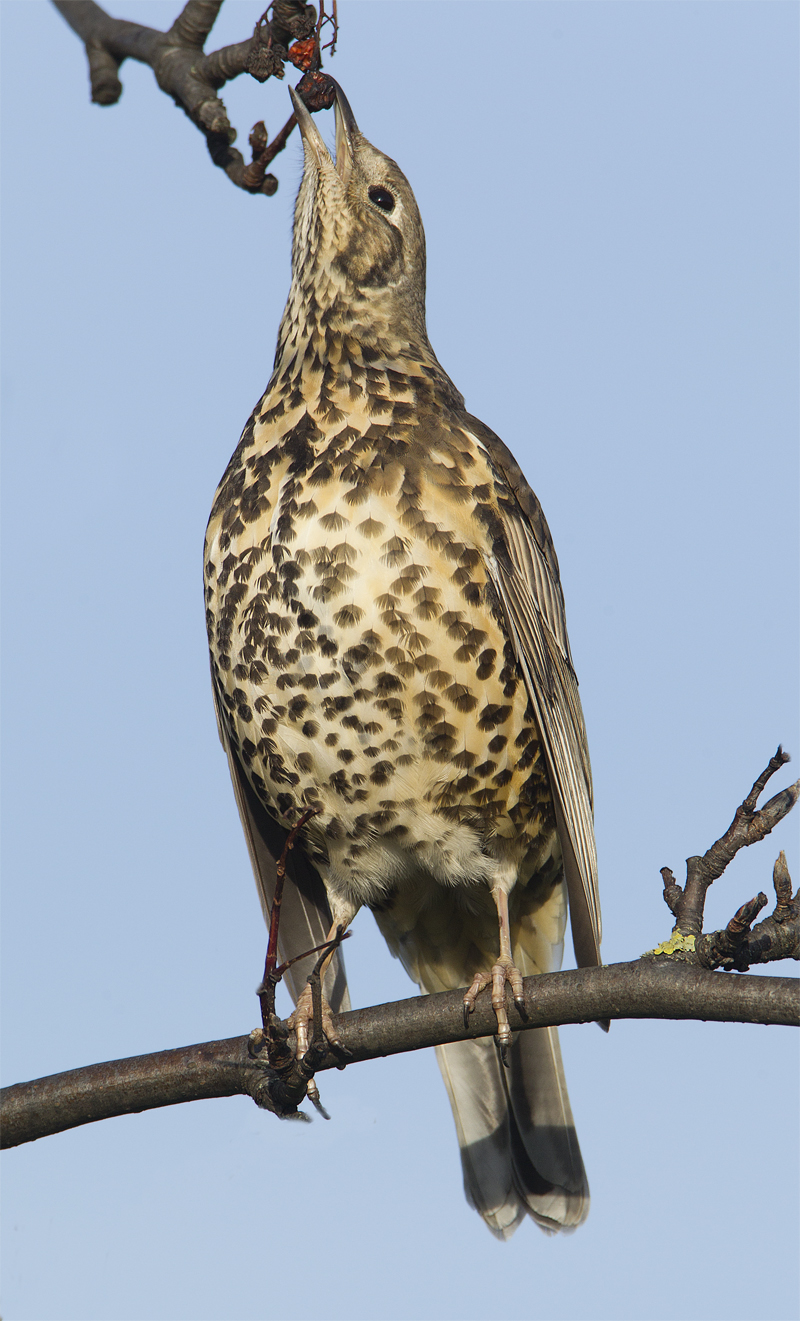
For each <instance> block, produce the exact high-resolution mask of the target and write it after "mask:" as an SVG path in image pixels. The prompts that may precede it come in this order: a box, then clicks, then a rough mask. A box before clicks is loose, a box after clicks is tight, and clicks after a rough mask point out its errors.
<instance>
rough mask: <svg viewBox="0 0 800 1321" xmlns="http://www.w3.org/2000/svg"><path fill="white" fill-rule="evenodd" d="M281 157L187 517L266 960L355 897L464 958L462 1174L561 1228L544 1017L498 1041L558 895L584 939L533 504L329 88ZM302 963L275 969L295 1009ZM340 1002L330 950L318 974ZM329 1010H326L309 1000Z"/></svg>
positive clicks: (564, 1183) (556, 1068)
mask: <svg viewBox="0 0 800 1321" xmlns="http://www.w3.org/2000/svg"><path fill="white" fill-rule="evenodd" d="M295 106H296V111H297V115H298V120H299V123H300V128H301V131H302V133H303V140H304V146H305V167H304V172H303V179H302V183H301V185H300V191H299V194H298V198H297V205H296V208H295V226H294V243H293V253H292V285H291V289H290V292H289V298H288V301H287V304H286V310H285V312H284V315H283V320H282V322H281V327H280V332H279V336H278V347H277V351H276V355H275V366H274V369H273V373H272V377H271V379H270V382H269V385H268V386H267V390H266V393H265V394H264V396H263V398H262V399H261V400H260V402H259V403H258V405H257V406H256V408H255V410H254V412H253V415H252V417H251V418H250V420H249V422H248V424H247V426H246V427H245V430H244V433H243V435H242V438H241V440H240V442H239V446H238V448H237V450H236V452H235V454H234V455H233V458H232V459H231V462H230V464H229V465H228V469H227V471H226V473H225V475H224V477H223V479H222V482H221V483H220V486H219V489H218V491H217V495H216V498H215V501H214V507H213V509H212V513H211V518H210V521H209V525H208V533H207V538H206V556H205V577H206V603H207V619H208V635H209V642H210V647H211V660H212V672H213V682H214V694H215V700H216V704H217V713H218V718H219V725H220V732H221V737H222V741H223V744H224V746H225V748H226V751H227V753H228V758H229V762H230V767H231V774H232V777H233V783H234V788H235V791H236V796H237V802H238V805H239V809H240V812H241V816H242V821H243V824H244V828H245V832H246V834H247V838H248V844H249V847H250V852H251V857H252V859H253V865H254V869H255V872H256V877H257V880H258V883H259V888H260V892H261V895H262V901H263V903H264V905H265V909H266V908H267V907H268V905H269V902H270V899H271V895H272V892H273V888H274V878H275V858H276V857H277V856H278V855H279V853H280V850H281V847H282V843H283V840H284V839H285V837H286V832H287V830H288V829H289V828H290V827H291V825H292V824H293V823H294V822H295V821H296V820H297V818H298V817H299V816H300V814H301V813H302V812H303V811H304V810H305V809H306V808H308V807H316V808H317V809H318V814H317V815H315V816H314V817H313V818H312V819H311V820H310V821H309V822H308V824H307V826H306V827H305V828H304V831H303V849H302V850H300V849H297V850H295V851H294V852H293V853H292V854H291V855H290V865H289V877H290V880H291V881H292V882H293V884H292V885H291V886H290V887H289V891H288V893H287V894H286V896H285V898H284V904H283V912H282V926H281V945H282V955H283V957H284V958H288V957H291V956H292V955H295V954H297V953H299V952H300V951H301V950H303V949H309V948H311V947H312V946H313V945H316V944H319V943H320V942H321V941H322V940H323V939H324V938H325V936H326V934H327V933H328V931H329V930H330V929H331V928H332V927H335V926H336V925H337V924H342V925H347V924H348V923H349V922H350V921H352V919H353V917H354V915H355V913H356V912H357V910H358V909H359V908H360V907H361V906H362V905H364V904H366V905H367V906H368V907H370V908H371V909H372V910H373V912H374V913H375V916H376V919H377V922H378V925H379V927H380V929H381V931H382V932H383V934H384V936H385V937H386V940H387V942H388V944H389V946H390V948H391V949H392V951H393V953H395V954H396V955H397V956H398V957H399V958H400V959H401V960H402V961H403V963H404V965H405V967H406V968H407V969H408V971H409V973H410V975H411V976H412V977H413V978H414V980H415V981H417V982H418V984H419V985H420V986H421V987H422V989H423V990H424V991H428V992H433V991H438V990H444V989H450V988H455V987H461V986H464V987H469V988H470V990H469V992H468V994H467V995H466V996H465V1001H466V1002H467V1003H470V1002H472V1001H474V997H475V995H476V994H477V993H478V992H479V990H480V989H481V988H482V987H483V986H484V985H486V984H487V983H488V982H491V983H493V990H492V996H493V1004H495V1007H496V1010H497V1014H498V1036H499V1038H500V1040H501V1041H502V1042H505V1043H506V1045H507V1050H506V1055H507V1062H508V1065H509V1067H508V1069H503V1067H502V1065H501V1063H500V1057H499V1054H498V1051H497V1049H496V1047H495V1045H494V1044H493V1043H492V1042H491V1041H479V1042H467V1043H462V1044H457V1045H451V1046H445V1047H442V1048H441V1049H440V1050H439V1051H438V1052H437V1053H438V1056H439V1063H440V1065H441V1068H442V1073H443V1075H444V1078H445V1082H446V1084H447V1088H448V1091H449V1093H450V1098H451V1102H452V1105H453V1112H454V1116H455V1120H456V1127H457V1129H458V1136H459V1142H460V1145H461V1153H462V1164H463V1170H464V1181H465V1189H466V1193H467V1197H468V1198H469V1200H470V1202H471V1203H472V1204H473V1205H474V1206H475V1207H476V1208H477V1210H478V1211H479V1212H480V1213H481V1214H482V1215H483V1217H484V1219H485V1220H486V1222H487V1224H488V1225H489V1227H490V1228H491V1229H492V1231H493V1232H494V1233H496V1234H498V1235H500V1236H502V1237H507V1236H508V1235H510V1234H511V1233H512V1232H513V1230H514V1229H515V1228H516V1225H517V1224H518V1223H519V1221H520V1220H521V1219H522V1218H523V1217H524V1216H525V1215H526V1214H530V1215H531V1216H533V1218H534V1219H535V1220H536V1221H537V1222H538V1223H539V1224H540V1225H541V1226H542V1227H543V1228H545V1229H547V1230H557V1229H570V1228H574V1227H575V1226H576V1225H578V1224H580V1223H581V1221H582V1220H583V1219H584V1217H585V1215H586V1212H587V1210H588V1198H589V1194H588V1187H587V1184H586V1176H585V1173H584V1169H583V1163H582V1161H581V1156H580V1151H579V1148H578V1144H577V1139H576V1137H575V1130H574V1126H573V1121H572V1114H571V1111H570V1107H569V1100H568V1097H567V1093H566V1087H565V1084H564V1077H563V1070H562V1067H561V1059H560V1055H559V1049H558V1038H557V1034H556V1032H555V1030H554V1029H550V1030H547V1029H542V1030H537V1031H529V1032H524V1033H520V1034H518V1036H517V1037H516V1038H513V1039H512V1037H511V1033H510V1030H509V1028H508V1022H507V1018H506V1014H505V984H506V982H510V983H511V985H512V989H514V988H515V986H516V985H517V983H518V979H519V976H520V975H527V974H528V973H532V972H545V971H550V970H551V969H553V968H557V967H558V966H559V964H560V961H561V951H562V945H563V937H564V928H565V922H566V911H567V902H566V901H567V892H568V894H569V904H570V910H571V919H572V929H573V937H574V943H575V948H576V952H577V956H578V960H579V962H580V963H581V964H582V965H591V964H596V963H597V962H598V961H599V940H600V914H599V907H598V900H597V883H596V862H595V851H594V834H593V827H592V800H591V772H590V769H589V756H588V751H587V746H586V735H585V731H584V725H583V716H582V713H581V706H580V701H579V698H578V688H577V681H576V679H575V675H574V672H573V669H572V663H571V658H570V652H569V643H568V640H567V633H566V623H565V616H564V603H563V596H562V592H561V585H560V581H559V573H558V563H557V560H556V555H555V551H554V549H553V544H552V541H551V539H550V533H549V531H548V528H547V524H546V522H545V519H544V515H543V514H542V511H541V508H540V506H539V503H538V501H537V499H536V497H535V495H534V494H533V492H532V491H531V490H530V487H529V486H528V485H527V483H526V481H525V478H524V477H523V475H522V472H521V471H520V469H519V467H518V465H517V463H516V462H515V460H514V458H513V457H512V455H511V454H510V453H509V451H508V450H507V449H506V448H505V446H504V445H503V444H502V442H501V441H500V440H499V439H498V438H497V437H496V436H495V435H494V434H493V433H492V432H491V431H490V430H489V429H488V428H487V427H485V426H484V425H483V424H482V423H481V422H479V421H478V420H477V419H476V418H474V417H472V416H470V414H469V413H468V412H467V411H466V409H465V406H464V400H463V398H462V396H461V395H460V394H459V392H458V390H457V389H456V388H455V386H454V385H453V383H452V381H450V379H449V378H448V376H447V375H446V374H445V372H444V371H443V370H442V368H441V366H440V365H439V363H438V361H437V359H436V356H435V354H434V352H433V350H432V348H431V346H430V344H429V342H428V337H427V332H426V329H425V238H424V232H423V228H422V222H421V220H420V216H419V211H418V209H417V205H416V202H415V200H414V196H413V193H412V191H411V188H410V186H409V184H408V182H407V180H406V179H405V177H404V175H403V174H402V173H401V171H400V170H399V169H398V167H397V165H396V164H395V163H394V161H391V160H389V158H388V157H386V156H384V155H383V154H382V153H381V152H379V151H377V150H376V149H375V148H374V147H373V146H371V145H370V143H368V142H367V141H366V139H365V138H364V137H363V136H362V135H361V133H360V132H359V130H358V127H357V126H356V123H355V120H354V118H353V115H352V112H351V110H350V108H349V106H348V104H347V101H346V100H345V98H344V96H343V94H342V93H341V90H340V89H337V107H336V163H335V164H334V163H333V161H332V160H331V157H330V155H329V153H328V152H327V150H326V148H325V147H324V145H323V143H322V139H321V138H320V136H319V133H318V131H317V129H316V126H315V125H314V123H313V121H312V119H311V116H310V115H309V114H308V111H307V110H306V109H305V107H304V106H302V104H300V103H299V102H298V101H297V99H296V98H295ZM310 962H311V961H310V960H306V961H305V962H304V963H302V962H301V963H298V964H297V965H295V966H294V967H293V968H292V969H291V970H290V973H289V980H290V985H291V989H292V991H293V994H294V996H295V998H296V999H298V997H300V1003H299V1004H298V1007H297V1010H296V1015H295V1018H296V1023H297V1026H298V1035H299V1039H300V1042H301V1048H302V1041H303V1037H304V1032H305V1030H306V1028H307V1021H308V1016H309V1011H310V1004H309V1002H308V997H307V996H306V995H302V994H301V993H302V992H303V986H304V982H305V978H306V976H307V974H308V971H309V966H308V965H309V964H310ZM325 992H326V996H327V999H328V1000H329V1002H330V1005H331V1007H332V1009H333V1010H334V1011H338V1010H340V1009H342V1008H344V1007H346V1006H347V1004H348V1000H347V990H346V983H345V977H344V967H343V963H342V960H341V956H340V955H337V956H336V958H335V959H334V960H333V963H332V965H331V967H330V969H329V971H328V974H327V976H326V980H325ZM326 1023H328V1024H329V1020H326Z"/></svg>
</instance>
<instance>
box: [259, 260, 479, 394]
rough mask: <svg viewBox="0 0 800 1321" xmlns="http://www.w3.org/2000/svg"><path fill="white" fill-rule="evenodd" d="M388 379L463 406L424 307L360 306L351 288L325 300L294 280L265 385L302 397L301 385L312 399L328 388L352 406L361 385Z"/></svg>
mask: <svg viewBox="0 0 800 1321" xmlns="http://www.w3.org/2000/svg"><path fill="white" fill-rule="evenodd" d="M401 380H402V382H404V383H405V385H406V386H407V388H405V389H402V388H401V385H400V382H401ZM384 386H385V387H386V393H387V394H389V395H390V396H392V397H394V398H400V397H401V396H405V397H407V398H408V399H409V400H411V399H413V400H414V401H415V402H422V401H430V403H431V404H432V405H433V406H435V405H436V404H437V403H438V404H439V405H440V406H441V405H449V406H451V407H453V406H455V407H459V406H460V407H463V399H462V397H461V395H460V394H459V392H458V391H457V390H456V388H455V386H454V385H453V383H452V381H451V380H450V378H449V377H448V376H447V374H446V372H445V371H444V369H443V368H442V366H441V365H440V363H439V361H438V359H437V357H436V354H435V353H434V351H433V349H432V348H431V344H430V341H429V339H428V336H427V332H426V330H425V324H424V314H423V315H422V317H420V316H419V315H414V313H413V310H412V312H411V313H409V312H408V311H407V310H406V309H404V308H403V307H397V306H392V304H391V303H389V302H388V301H387V302H386V303H385V304H381V303H380V302H378V301H376V300H373V299H367V298H364V300H363V306H362V305H360V304H359V302H358V301H357V300H356V301H354V300H353V298H352V296H351V297H349V298H341V299H339V298H336V299H333V300H331V301H330V302H328V303H327V305H325V306H323V305H320V304H319V303H318V301H317V299H316V297H315V295H314V293H313V292H311V291H309V290H308V289H307V288H303V287H302V286H299V285H297V284H293V285H292V289H291V290H290V293H289V298H288V301H287V303H286V308H285V311H284V314H283V319H282V321H281V327H280V331H279V333H278V345H277V349H276V353H275V365H274V368H273V372H272V378H271V380H270V384H269V387H268V390H267V393H268V394H270V393H272V392H273V391H278V392H286V391H291V392H293V393H294V394H295V398H296V397H297V393H298V392H299V393H300V394H302V396H303V398H304V399H306V400H307V401H308V403H309V404H313V403H314V402H315V401H316V400H317V399H318V398H319V396H320V390H321V389H322V390H323V391H324V393H325V395H327V396H328V398H329V399H331V400H332V401H333V400H334V399H336V401H337V404H338V406H339V407H340V408H343V409H344V411H347V401H348V400H349V401H350V402H351V404H352V402H353V401H354V399H355V398H356V397H357V394H358V391H359V390H360V389H364V390H367V391H368V392H369V393H373V392H374V391H375V390H378V391H380V390H381V389H382V388H384Z"/></svg>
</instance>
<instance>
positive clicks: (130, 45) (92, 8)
mask: <svg viewBox="0 0 800 1321" xmlns="http://www.w3.org/2000/svg"><path fill="white" fill-rule="evenodd" d="M53 4H54V5H55V7H56V9H58V11H59V13H60V14H62V15H63V17H64V18H65V19H66V21H67V23H69V25H70V27H71V28H72V29H73V31H74V32H76V33H77V34H78V36H79V37H80V38H81V40H82V41H83V42H84V45H85V46H86V54H87V58H88V61H89V75H90V79H91V87H92V100H93V101H95V102H97V103H98V104H100V105H113V104H114V103H115V102H116V101H118V100H119V98H120V96H121V95H122V83H121V82H120V80H119V77H118V70H119V66H120V65H121V63H122V61H123V60H126V59H133V60H138V61H139V62H140V63H142V64H147V65H149V66H150V68H151V69H152V70H153V72H154V74H155V76H156V81H157V82H158V85H159V87H160V88H161V90H162V91H164V92H166V93H167V94H168V95H169V96H171V97H172V98H173V100H174V101H175V103H176V104H177V105H179V106H180V107H181V108H182V109H183V110H184V111H185V112H186V114H187V115H188V116H189V118H190V119H191V120H192V122H193V123H194V124H196V125H197V127H198V128H199V129H200V130H201V132H202V133H203V134H204V135H205V138H206V142H207V144H208V150H209V153H210V155H211V158H212V160H213V161H214V164H215V165H218V166H219V167H220V169H223V170H224V171H225V173H226V174H227V175H228V178H229V179H231V180H232V182H233V183H235V184H236V185H237V187H239V188H244V189H245V190H246V191H247V192H251V193H264V194H266V195H271V194H272V193H274V192H275V190H276V188H277V187H278V181H277V179H276V178H275V176H274V175H272V174H265V173H264V169H265V166H264V164H263V162H262V167H261V168H260V170H259V171H257V172H256V175H255V180H256V181H255V182H254V176H253V173H252V170H251V171H250V173H249V174H248V168H249V167H248V166H247V165H246V164H245V161H244V157H243V156H242V154H241V152H240V151H238V150H237V149H236V148H235V147H234V146H233V143H234V142H235V140H236V130H235V129H234V128H233V127H232V126H231V124H230V121H229V119H228V113H227V111H226V109H225V106H224V104H223V102H222V101H221V100H220V98H219V96H218V95H217V93H218V91H219V89H220V88H221V87H222V86H223V84H224V83H225V82H227V81H228V80H229V79H231V78H236V77H238V76H239V74H242V73H245V72H249V73H252V74H253V76H254V77H256V78H258V80H259V81H260V82H263V81H265V80H266V79H267V78H269V77H270V76H273V75H274V76H277V77H279V78H282V77H283V76H284V61H285V60H286V59H292V58H293V56H292V54H291V52H290V51H287V48H286V46H284V45H282V44H281V43H280V41H277V42H274V41H273V35H275V36H277V37H280V39H281V41H283V40H286V41H289V40H291V36H292V35H293V34H299V33H307V32H308V31H309V28H310V30H312V31H313V29H314V20H315V17H316V15H315V11H314V10H313V9H312V8H311V7H310V6H307V5H305V4H304V3H303V0H281V4H280V14H279V19H280V26H279V27H278V26H276V25H277V24H278V13H277V11H278V6H277V5H276V6H275V11H276V18H275V19H274V21H273V25H272V26H270V24H269V23H268V22H266V21H263V22H259V24H258V25H257V27H256V30H255V32H254V33H253V35H252V37H250V38H249V39H248V40H247V41H242V42H237V43H236V44H235V45H232V46H226V47H224V48H222V49H221V50H218V51H214V52H213V53H212V54H210V55H206V54H204V52H203V44H204V42H205V40H206V38H207V37H208V34H209V32H210V31H211V28H212V26H213V24H214V20H215V19H216V17H217V14H218V13H219V10H220V8H221V5H222V0H188V3H187V4H185V5H184V8H183V10H182V11H181V13H180V14H179V15H178V17H177V18H176V20H175V22H174V23H173V24H172V27H171V28H170V29H169V31H168V32H160V31H158V30H157V29H155V28H150V27H146V26H145V25H143V24H141V23H131V22H128V21H127V20H126V19H120V18H112V17H111V15H109V14H107V13H106V12H105V10H104V9H102V8H101V6H100V5H98V4H95V3H94V0H53ZM273 30H274V31H273ZM301 67H306V66H305V64H303V65H302V66H301ZM309 108H312V109H313V108H318V107H313V106H310V107H309ZM290 123H291V127H293V126H294V124H293V121H290ZM289 131H291V130H289ZM287 137H288V132H286V130H284V131H283V134H282V136H281V138H280V141H278V139H276V141H275V142H274V143H273V144H272V148H271V151H270V154H269V159H270V160H271V159H272V158H273V157H274V156H275V155H276V154H277V152H278V151H281V150H283V147H284V146H285V145H286V139H287ZM262 154H263V153H262Z"/></svg>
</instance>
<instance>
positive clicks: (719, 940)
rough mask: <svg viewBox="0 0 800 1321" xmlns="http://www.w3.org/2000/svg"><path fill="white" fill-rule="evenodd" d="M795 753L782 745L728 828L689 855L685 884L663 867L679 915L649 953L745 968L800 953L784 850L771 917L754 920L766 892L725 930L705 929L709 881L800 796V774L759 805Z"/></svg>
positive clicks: (668, 896)
mask: <svg viewBox="0 0 800 1321" xmlns="http://www.w3.org/2000/svg"><path fill="white" fill-rule="evenodd" d="M790 760H791V758H790V757H789V754H788V752H784V750H783V748H781V747H779V748H778V751H777V752H776V753H775V756H774V757H771V758H770V760H769V763H768V764H767V766H766V768H765V769H764V770H763V771H762V772H761V774H760V775H759V777H758V779H757V780H756V782H755V784H754V785H753V787H752V788H751V790H750V792H749V794H748V795H747V797H746V798H745V800H744V802H743V803H741V804H740V805H739V807H737V809H736V811H735V813H734V816H733V821H732V822H731V824H730V825H729V827H728V829H727V830H726V831H725V834H724V835H723V836H722V837H721V838H720V839H718V840H717V841H716V843H714V844H712V845H711V848H710V849H708V850H707V851H706V852H705V853H704V854H703V856H702V858H701V857H697V856H695V857H691V858H687V859H686V885H685V887H682V886H680V885H678V883H677V881H676V880H675V877H674V876H673V874H672V872H671V871H670V869H669V867H662V868H661V877H662V880H663V882H664V902H665V904H666V905H667V907H668V908H669V910H670V912H671V913H672V914H673V915H674V917H675V926H674V927H673V929H672V936H671V937H670V939H669V940H668V941H665V942H664V943H663V944H662V945H658V946H657V947H656V948H655V949H654V950H650V951H649V953H648V954H646V955H645V956H644V957H645V958H649V959H652V958H670V959H677V960H679V961H681V962H684V963H696V964H699V965H700V966H701V967H704V968H722V967H724V968H736V969H737V970H740V971H744V970H745V969H746V968H749V967H750V966H751V965H752V964H753V963H770V962H772V961H773V960H775V959H786V958H794V959H797V958H800V901H799V896H800V890H798V893H797V894H796V895H795V896H794V898H792V883H791V878H790V876H789V871H788V868H787V866H786V857H785V855H784V854H783V853H781V854H780V857H779V858H778V861H777V862H776V863H775V868H774V871H773V884H774V887H775V896H776V907H775V911H774V913H773V914H772V915H771V917H768V918H767V919H766V920H765V921H763V922H759V923H758V925H757V926H756V927H755V928H754V929H753V930H752V931H751V930H750V926H751V924H752V923H753V921H754V920H755V918H756V916H757V914H758V913H759V912H760V911H761V909H762V908H765V907H766V904H767V902H768V901H767V896H766V895H765V894H763V893H760V894H758V895H757V896H756V897H755V898H754V899H750V900H748V901H747V903H744V904H742V906H741V907H740V908H739V909H738V910H737V911H736V913H735V914H734V916H733V917H732V918H731V920H730V922H729V923H728V925H727V927H726V928H725V930H724V931H714V932H711V933H710V934H708V935H705V936H704V935H703V934H702V931H703V914H704V910H705V902H706V894H707V893H708V887H709V886H710V885H711V884H712V883H713V882H714V881H715V880H718V879H719V877H720V876H722V874H723V872H724V871H725V869H726V868H727V866H728V865H729V863H731V862H732V861H733V859H734V858H735V857H736V854H737V853H738V852H739V850H740V849H743V848H747V847H748V845H750V844H756V843H758V841H759V840H761V839H764V838H765V836H767V835H769V834H770V832H771V831H773V830H774V829H775V827H776V826H777V825H778V823H779V822H780V821H782V820H783V818H784V817H785V816H787V815H788V813H789V812H791V810H792V808H793V807H794V805H795V803H796V802H797V800H798V798H800V780H797V781H795V783H794V784H790V785H788V786H787V787H786V788H785V789H782V790H781V791H780V793H777V794H775V796H774V798H770V800H769V802H768V803H765V804H764V806H763V807H762V808H760V809H759V810H757V809H756V804H757V803H758V799H759V797H760V796H761V794H762V793H763V791H764V789H765V787H766V785H767V783H768V781H769V780H770V779H771V778H772V776H773V775H774V774H775V772H776V771H777V770H779V769H780V767H781V766H785V765H786V763H787V762H788V761H790Z"/></svg>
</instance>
